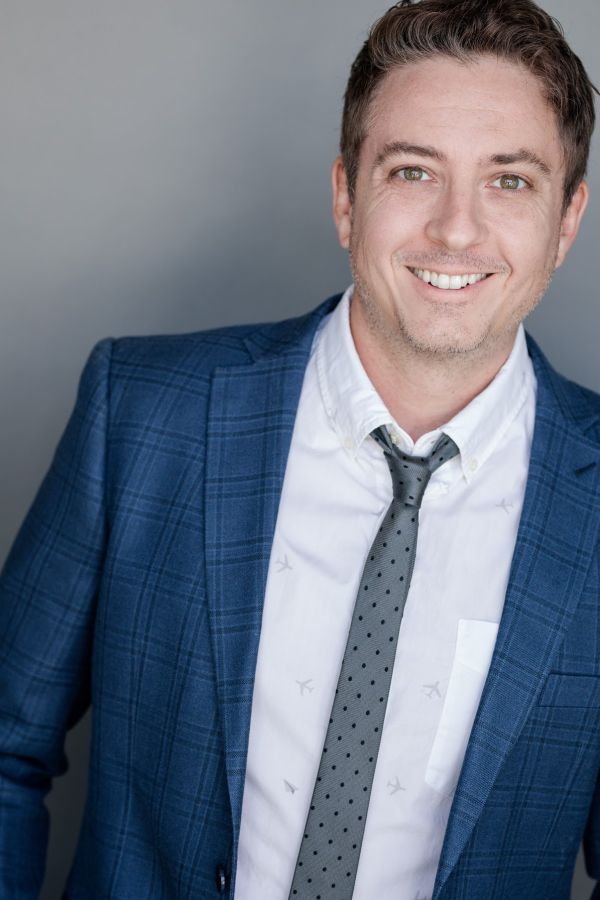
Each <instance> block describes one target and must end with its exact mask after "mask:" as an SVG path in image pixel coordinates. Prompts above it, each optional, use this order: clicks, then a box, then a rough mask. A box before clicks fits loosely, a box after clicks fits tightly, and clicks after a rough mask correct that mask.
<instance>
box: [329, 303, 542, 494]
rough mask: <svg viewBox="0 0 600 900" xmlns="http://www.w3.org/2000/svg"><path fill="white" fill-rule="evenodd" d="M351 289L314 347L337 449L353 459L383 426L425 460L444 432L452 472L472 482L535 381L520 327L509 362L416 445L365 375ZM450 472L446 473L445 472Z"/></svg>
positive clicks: (397, 440)
mask: <svg viewBox="0 0 600 900" xmlns="http://www.w3.org/2000/svg"><path fill="white" fill-rule="evenodd" d="M352 292H353V286H350V287H349V288H348V290H347V291H346V293H345V294H344V296H343V297H342V299H341V301H340V302H339V304H338V306H337V307H336V308H335V310H334V311H333V313H331V315H330V316H329V318H328V319H327V320H326V322H325V323H324V325H323V327H322V329H321V331H320V333H319V334H318V336H317V344H316V347H315V353H316V362H317V371H318V377H319V386H320V390H321V396H322V399H323V403H324V405H325V409H326V411H327V415H328V417H329V419H330V421H331V424H332V426H333V428H334V429H335V431H336V432H337V434H338V436H339V438H340V441H341V443H342V446H343V447H344V448H345V449H346V450H347V451H348V452H351V453H353V454H354V456H358V454H359V451H360V448H361V446H362V444H363V442H364V440H365V438H367V437H368V436H369V435H370V433H371V431H373V429H374V428H377V427H379V426H380V425H387V426H388V428H389V429H390V433H391V436H392V440H394V442H395V443H396V444H397V445H398V446H399V447H400V448H401V449H402V450H404V452H406V453H408V454H410V455H416V456H425V455H427V454H428V453H429V452H430V451H431V449H432V448H433V446H434V444H435V442H436V441H437V440H438V438H439V436H440V434H441V433H442V432H445V433H446V434H447V435H448V436H449V437H451V438H452V439H453V440H454V441H455V442H456V444H457V445H458V448H459V450H460V458H459V459H460V461H459V460H458V459H457V465H456V467H455V470H456V469H457V470H458V471H459V472H460V471H461V469H462V474H463V476H464V477H465V479H466V480H467V481H471V480H472V479H473V478H474V477H475V475H476V474H477V472H478V471H479V470H480V469H481V467H482V465H483V464H484V463H485V462H486V460H487V459H488V458H489V456H490V455H491V454H492V452H493V451H494V449H495V447H496V446H497V445H498V443H499V442H500V441H501V440H502V438H503V436H504V435H505V433H506V431H507V429H508V428H509V426H510V424H511V422H512V421H513V420H514V418H515V416H516V415H517V414H518V412H519V410H520V409H521V407H522V406H523V403H524V402H525V399H526V397H527V394H528V391H530V390H535V376H534V374H533V367H532V365H531V360H530V359H529V356H528V353H527V344H526V341H525V332H524V329H523V326H522V325H521V326H520V327H519V330H518V332H517V337H516V340H515V343H514V346H513V349H512V351H511V354H510V356H509V357H508V359H507V360H506V362H505V363H504V365H503V366H502V367H501V369H500V370H499V371H498V373H497V374H496V376H495V378H494V379H493V380H492V381H491V382H490V384H489V385H488V386H487V387H486V388H485V389H484V390H483V391H482V392H481V393H480V394H478V395H477V396H476V397H475V398H474V399H473V400H472V401H471V402H470V403H468V404H467V406H465V407H464V408H463V409H462V410H461V411H460V412H458V413H457V414H456V415H455V416H454V417H453V418H452V419H451V420H450V421H449V422H446V423H445V424H442V425H440V427H439V428H436V429H434V430H433V431H430V432H427V434H424V435H422V436H421V437H420V438H419V439H418V440H417V441H416V442H415V441H413V440H412V438H411V437H410V435H409V434H408V433H407V432H406V431H405V430H404V429H403V428H402V427H401V426H400V425H399V424H398V423H397V422H395V421H394V419H393V418H392V416H391V415H390V412H389V410H388V409H387V407H386V406H385V404H384V402H383V400H382V399H381V397H380V396H379V394H378V393H377V391H376V390H375V388H374V387H373V385H372V383H371V381H370V379H369V377H368V375H367V373H366V372H365V370H364V368H363V366H362V363H361V361H360V358H359V356H358V352H357V350H356V347H355V345H354V340H353V338H352V333H351V331H350V301H351V297H352ZM448 468H449V467H448Z"/></svg>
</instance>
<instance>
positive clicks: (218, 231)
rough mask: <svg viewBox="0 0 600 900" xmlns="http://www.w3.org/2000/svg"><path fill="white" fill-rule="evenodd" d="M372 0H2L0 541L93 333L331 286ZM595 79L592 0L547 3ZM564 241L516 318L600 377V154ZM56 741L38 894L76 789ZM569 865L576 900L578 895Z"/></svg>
mask: <svg viewBox="0 0 600 900" xmlns="http://www.w3.org/2000/svg"><path fill="white" fill-rule="evenodd" d="M387 5H388V4H386V3H385V2H383V3H382V2H375V0H361V2H358V0H319V2H317V0H303V2H302V3H298V2H297V0H296V2H291V0H218V2H211V3H203V2H201V0H104V2H103V3H97V2H94V3H92V2H91V0H53V2H52V3H48V2H46V0H2V4H1V7H0V121H2V139H1V142H0V159H1V163H2V164H1V165H0V198H1V207H0V273H1V278H2V289H1V293H0V316H1V318H0V322H1V325H0V366H1V367H0V416H1V421H2V440H1V442H0V473H1V475H0V556H2V557H4V556H5V554H6V552H7V551H8V548H9V546H10V542H11V540H12V537H13V536H14V533H15V531H16V529H17V527H18V524H19V523H20V521H21V519H22V517H23V515H24V514H25V512H26V509H27V507H28V505H29V503H30V502H31V499H32V497H33V494H34V492H35V490H36V487H37V485H38V483H39V481H40V479H41V478H42V476H43V474H44V472H45V470H46V468H47V466H48V463H49V461H50V457H51V454H52V452H53V449H54V447H55V444H56V442H57V439H58V437H59V435H60V432H61V431H62V429H63V427H64V424H65V420H66V417H67V415H68V413H69V411H70V409H71V406H72V404H73V400H74V396H75V390H76V384H77V378H78V375H79V372H80V370H81V367H82V365H83V363H84V360H85V358H86V357H87V355H88V353H89V351H90V349H91V347H92V345H93V344H94V343H95V342H96V341H97V340H99V339H100V338H102V337H104V336H106V335H115V336H119V335H123V334H133V333H134V334H142V333H144V334H145V333H153V332H178V331H187V330H197V329H202V328H206V327H210V326H214V325H218V324H226V323H234V322H240V321H259V320H266V319H273V318H283V317H286V316H289V315H295V314H298V313H300V312H302V311H305V310H308V309H309V308H312V307H313V306H315V305H316V304H317V303H318V302H320V300H322V299H323V298H325V297H326V296H327V295H329V294H331V293H334V292H336V291H338V290H343V289H344V288H345V287H346V286H347V284H348V281H349V276H348V267H347V260H346V257H345V254H344V253H343V252H342V251H341V250H340V249H339V248H338V246H337V241H336V238H335V233H334V229H333V225H332V223H331V215H330V189H329V169H330V163H331V160H332V159H333V157H334V156H335V154H336V150H337V141H338V124H339V118H340V110H341V98H342V94H343V90H344V85H345V82H346V78H347V75H348V70H349V66H350V63H351V61H352V59H353V57H354V55H355V54H356V52H357V50H358V49H359V46H360V44H361V43H362V41H363V40H364V38H365V36H366V32H367V30H368V27H369V25H370V23H371V22H372V21H373V20H374V19H375V18H376V17H377V16H378V15H380V14H381V13H382V12H383V11H384V10H385V9H386V8H387ZM545 6H546V8H547V9H548V10H549V11H550V12H552V13H553V14H555V15H556V16H558V18H559V19H560V20H561V21H562V23H563V25H564V27H565V30H566V33H567V36H568V37H569V39H570V41H571V44H572V46H573V47H574V49H575V50H576V51H577V52H578V53H579V54H580V56H581V57H582V58H583V60H584V62H585V63H586V65H587V67H588V71H589V73H590V75H591V77H592V79H593V80H594V81H595V82H597V83H600V59H599V57H598V55H597V42H598V36H599V35H600V30H599V25H600V7H599V6H598V4H597V0H575V2H572V0H548V2H547V3H546V4H545ZM590 185H591V189H592V202H591V207H590V208H589V210H588V214H587V218H586V221H585V223H584V226H583V229H582V232H581V235H580V237H579V240H578V243H577V245H576V246H575V248H574V250H573V251H572V253H571V256H570V258H569V260H568V261H567V263H566V265H565V266H564V268H563V269H561V270H559V272H558V273H557V275H556V278H555V280H554V282H553V284H552V286H551V289H550V292H549V294H548V296H547V298H546V299H545V301H544V303H543V305H542V306H541V307H540V309H539V310H537V311H536V312H535V313H534V315H533V316H532V317H531V319H530V322H529V328H530V330H531V332H532V333H533V335H534V336H535V337H536V338H537V339H538V340H539V341H540V342H541V344H542V346H543V347H544V349H545V351H546V352H547V354H548V355H549V357H550V359H551V361H552V362H553V363H554V364H555V365H556V366H557V367H558V368H559V369H561V370H562V371H563V372H564V373H565V374H567V375H569V376H570V377H572V378H574V379H575V380H577V381H580V382H582V383H584V384H586V385H588V386H589V387H592V388H595V389H596V390H600V364H599V361H598V338H599V337H600V333H599V331H600V330H599V327H598V314H597V308H598V301H597V297H596V293H597V291H596V283H597V281H598V272H597V269H598V259H599V256H598V253H597V250H596V244H597V238H596V236H597V234H598V224H599V217H600V202H599V201H598V200H597V199H596V198H595V195H596V194H598V195H600V190H598V189H599V187H600V165H599V160H598V153H597V152H593V155H592V161H591V169H590ZM88 730H89V717H86V718H85V719H84V720H83V722H82V723H80V725H79V726H78V727H77V728H76V729H75V730H74V731H73V732H72V733H71V734H70V735H69V737H68V740H67V753H68V755H69V759H70V762H71V768H70V771H69V773H68V774H67V775H66V776H64V777H63V778H61V779H59V780H58V781H57V783H56V786H55V788H54V790H53V792H52V793H51V795H50V797H49V801H48V803H49V807H50V808H51V812H52V816H53V827H52V831H51V841H50V851H49V859H48V874H47V879H46V886H45V889H44V893H43V897H44V898H45V900H56V898H58V897H60V894H61V889H62V886H63V884H64V879H65V876H66V872H67V871H68V867H69V864H70V860H71V857H72V853H73V848H74V843H75V838H76V833H77V828H78V823H79V820H80V816H81V809H82V805H83V799H84V796H85V771H86V763H87V748H88ZM589 893H590V888H589V882H588V880H587V879H586V876H585V874H583V872H582V869H581V861H579V863H578V868H577V873H576V879H575V885H574V889H573V898H578V900H579V898H583V897H588V896H589Z"/></svg>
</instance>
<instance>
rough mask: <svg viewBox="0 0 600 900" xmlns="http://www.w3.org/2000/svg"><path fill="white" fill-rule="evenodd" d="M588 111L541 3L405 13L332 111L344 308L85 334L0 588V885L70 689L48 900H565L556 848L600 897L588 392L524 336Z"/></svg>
mask: <svg viewBox="0 0 600 900" xmlns="http://www.w3.org/2000/svg"><path fill="white" fill-rule="evenodd" d="M593 123H594V110H593V94H592V86H591V84H590V82H589V80H588V78H587V76H586V74H585V71H584V70H583V67H582V65H581V63H580V62H579V60H578V59H577V58H576V57H575V56H574V55H573V53H572V52H571V51H570V50H569V48H568V46H567V45H566V43H565V41H564V39H563V38H562V36H561V34H560V33H559V31H558V29H557V27H556V24H555V23H554V22H553V20H551V19H550V17H549V16H547V15H546V14H545V13H544V12H542V11H541V10H540V9H539V8H538V7H537V6H535V4H534V3H533V2H531V0H495V2H494V0H456V2H447V0H422V2H421V3H418V4H414V5H411V4H410V3H407V2H403V3H401V4H399V5H398V6H396V7H393V8H392V9H391V10H390V11H389V12H388V13H386V15H384V16H383V18H382V19H381V20H380V21H379V22H378V23H377V24H376V25H375V27H374V29H373V31H372V33H371V35H370V37H369V39H368V41H367V42H366V44H365V46H364V47H363V49H362V50H361V52H360V53H359V55H358V57H357V60H356V61H355V63H354V66H353V69H352V73H351V76H350V81H349V84H348V89H347V92H346V102H345V109H344V119H343V127H342V155H341V157H340V158H339V159H338V160H336V162H335V164H334V168H333V192H334V216H335V222H336V227H337V230H338V235H339V238H340V241H341V243H342V245H343V246H344V247H347V248H348V249H349V251H350V257H351V264H352V271H353V282H354V287H353V288H351V289H350V290H349V291H347V292H346V294H345V295H344V296H343V297H342V298H340V297H335V298H332V299H331V300H329V301H327V302H326V303H325V304H323V305H322V306H321V307H319V308H318V309H317V310H316V311H315V312H313V313H311V314H309V315H307V316H305V317H302V318H300V319H296V320H291V321H287V322H283V323H278V324H274V325H269V326H248V327H240V328H234V329H223V330H220V331H214V332H209V333H205V334H197V335H188V336H184V337H181V336H180V337H165V338H141V339H125V340H120V341H116V342H113V341H106V342H102V343H101V344H100V345H98V347H97V348H96V350H95V351H94V353H93V354H92V357H91V359H90V361H89V363H88V365H87V367H86V370H85V372H84V375H83V378H82V382H81V387H80V393H79V398H78V403H77V405H76V408H75V411H74V413H73V417H72V419H71V421H70V423H69V426H68V428H67V431H66V433H65V436H64V438H63V440H62V442H61V444H60V447H59V449H58V452H57V455H56V458H55V460H54V463H53V466H52V468H51V470H50V473H49V474H48V476H47V478H46V479H45V481H44V483H43V485H42V488H41V491H40V493H39V495H38V497H37V499H36V501H35V504H34V506H33V509H32V511H31V512H30V514H29V516H28V518H27V520H26V522H25V525H24V527H23V529H22V531H21V533H20V535H19V537H18V538H17V541H16V543H15V546H14V548H13V550H12V553H11V555H10V557H9V560H8V562H7V565H6V567H5V571H4V574H3V579H2V602H1V605H0V609H1V617H2V621H1V625H0V635H1V638H0V640H1V642H2V643H1V644H0V647H1V651H0V665H1V670H0V671H1V672H2V694H1V714H2V718H1V731H0V751H1V757H0V784H1V790H2V794H1V796H2V804H1V806H0V896H1V897H2V898H9V897H10V898H19V900H23V898H33V897H35V896H37V894H38V891H39V887H40V883H41V880H42V871H43V858H44V852H45V845H46V831H47V822H46V814H45V812H44V809H43V805H42V801H43V797H44V795H45V793H46V791H47V790H48V788H49V784H50V779H51V777H52V776H53V775H55V774H57V773H59V772H61V771H63V770H64V768H65V766H66V761H65V758H64V755H63V749H62V747H63V740H64V735H65V731H66V730H67V729H68V728H69V727H70V726H71V725H72V724H73V723H74V722H75V721H76V720H77V719H78V718H79V717H80V716H81V714H82V712H83V711H84V710H85V709H86V707H87V706H88V704H89V703H90V702H91V704H92V711H93V734H92V749H91V761H90V786H89V796H88V800H87V804H86V809H85V815H84V821H83V826H82V832H81V837H80V841H79V846H78V850H77V855H76V859H75V863H74V866H73V870H72V872H71V875H70V879H69V883H68V886H67V889H66V894H65V896H66V897H68V898H73V900H75V898H77V900H79V898H108V897H111V898H142V897H143V898H162V897H173V898H175V897H178V898H183V897H190V898H191V897H202V898H205V897H206V898H208V897H212V896H217V895H219V894H220V895H225V896H229V897H234V896H235V898H236V900H258V898H260V900H286V898H288V897H291V898H293V897H298V898H309V897H310V898H317V900H318V898H325V897H332V898H333V897H336V898H337V897H339V898H346V900H348V898H350V897H354V898H358V900H372V898H378V900H388V898H389V900H391V898H394V900H417V898H419V900H424V898H435V900H438V898H439V900H451V898H453V900H459V898H460V900H481V898H484V897H486V898H488V897H489V898H505V900H509V898H510V900H518V898H527V900H563V898H567V897H568V896H569V888H570V882H571V877H572V871H573V865H574V860H575V856H576V853H577V849H578V846H579V844H580V841H581V839H582V837H584V846H585V852H586V861H587V866H588V870H589V872H590V874H591V875H592V877H595V878H600V794H598V792H597V791H596V781H597V776H598V767H599V763H600V740H599V727H600V678H599V674H600V672H599V662H598V634H599V629H598V626H599V621H600V609H599V604H598V600H599V596H598V593H599V592H598V586H599V573H600V559H599V555H598V521H599V512H600V490H599V487H600V481H599V479H600V465H599V462H600V401H599V399H598V397H597V396H595V395H594V394H592V393H591V392H589V391H587V390H585V389H583V388H580V387H577V386H575V385H573V384H571V383H569V382H568V381H566V380H564V379H563V378H561V377H560V376H559V375H557V374H556V373H555V372H554V371H553V370H552V369H551V368H550V366H549V364H548V363H547V361H546V360H545V358H544V357H543V356H542V354H541V352H540V350H539V349H538V348H537V347H536V345H535V344H534V343H533V341H531V340H527V341H526V339H525V336H524V332H523V330H522V326H521V324H520V323H521V321H522V320H523V318H524V317H525V316H526V315H527V314H528V313H529V312H530V311H531V310H532V309H533V308H534V306H535V305H536V304H537V303H538V301H539V300H540V298H541V297H542V295H543V293H544V291H545V290H546V287H547V285H548V282H549V280H550V278H551V276H552V273H553V271H554V269H555V268H556V267H557V266H558V265H560V264H561V263H562V262H563V261H564V259H565V257H566V255H567V253H568V251H569V248H570V247H571V245H572V243H573V241H574V240H575V237H576V234H577V230H578V227H579V223H580V221H581V217H582V215H583V212H584V209H585V206H586V202H587V188H586V185H585V181H584V180H583V179H584V175H585V170H586V163H587V155H588V148H589V141H590V136H591V133H592V129H593ZM390 473H391V477H390ZM417 541H418V543H417ZM384 721H385V724H383V723H384ZM374 723H377V724H374ZM367 810H368V815H367ZM594 896H600V889H598V890H596V891H595V893H594Z"/></svg>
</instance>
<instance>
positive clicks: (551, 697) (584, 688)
mask: <svg viewBox="0 0 600 900" xmlns="http://www.w3.org/2000/svg"><path fill="white" fill-rule="evenodd" d="M538 706H581V707H589V706H600V676H598V675H579V674H576V673H566V672H550V674H549V675H548V678H547V679H546V683H545V684H544V687H543V688H542V693H541V695H540V699H539V700H538Z"/></svg>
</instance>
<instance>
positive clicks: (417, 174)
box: [397, 166, 430, 181]
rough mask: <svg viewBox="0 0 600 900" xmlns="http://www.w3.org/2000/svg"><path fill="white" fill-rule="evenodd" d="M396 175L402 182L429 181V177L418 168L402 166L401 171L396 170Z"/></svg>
mask: <svg viewBox="0 0 600 900" xmlns="http://www.w3.org/2000/svg"><path fill="white" fill-rule="evenodd" d="M397 175H399V176H400V178H401V180H402V181H429V180H430V177H429V175H428V174H427V172H425V170H424V169H421V167H420V166H404V168H403V169H398V171H397Z"/></svg>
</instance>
